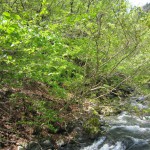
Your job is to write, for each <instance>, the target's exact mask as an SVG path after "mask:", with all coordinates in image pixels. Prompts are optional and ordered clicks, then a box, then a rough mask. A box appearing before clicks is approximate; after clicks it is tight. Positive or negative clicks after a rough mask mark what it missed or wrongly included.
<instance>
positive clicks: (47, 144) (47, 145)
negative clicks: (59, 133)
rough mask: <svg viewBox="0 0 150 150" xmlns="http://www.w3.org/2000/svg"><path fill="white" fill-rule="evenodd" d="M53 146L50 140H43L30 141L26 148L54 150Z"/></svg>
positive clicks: (27, 149)
mask: <svg viewBox="0 0 150 150" xmlns="http://www.w3.org/2000/svg"><path fill="white" fill-rule="evenodd" d="M53 148H54V147H53V144H52V143H51V141H50V140H43V141H39V142H31V143H29V145H28V146H27V148H26V150H41V149H42V150H52V149H53Z"/></svg>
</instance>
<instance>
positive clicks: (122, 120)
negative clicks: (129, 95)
mask: <svg viewBox="0 0 150 150" xmlns="http://www.w3.org/2000/svg"><path fill="white" fill-rule="evenodd" d="M131 105H134V106H137V107H138V108H139V109H141V110H142V109H143V108H145V107H147V106H146V105H142V104H141V103H140V102H137V101H131ZM105 121H106V122H107V123H108V124H109V125H110V129H109V131H108V133H107V134H106V135H105V136H103V137H100V138H99V140H97V141H95V142H94V143H93V144H92V145H90V146H87V147H84V148H81V149H80V150H150V116H144V117H142V118H139V117H137V116H134V115H130V114H129V113H127V112H123V113H121V114H120V115H118V116H111V117H108V118H106V120H105Z"/></svg>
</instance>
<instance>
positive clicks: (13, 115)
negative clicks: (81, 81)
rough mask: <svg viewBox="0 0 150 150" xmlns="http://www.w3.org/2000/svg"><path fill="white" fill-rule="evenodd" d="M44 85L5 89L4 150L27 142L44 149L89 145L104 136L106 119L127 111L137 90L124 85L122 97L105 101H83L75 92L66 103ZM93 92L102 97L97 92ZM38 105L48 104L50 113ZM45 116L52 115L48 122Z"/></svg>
mask: <svg viewBox="0 0 150 150" xmlns="http://www.w3.org/2000/svg"><path fill="white" fill-rule="evenodd" d="M39 85H40V84H39ZM41 86H42V87H40V86H38V87H32V88H31V87H30V90H28V89H27V88H11V87H8V86H7V87H3V89H1V91H0V96H1V97H0V98H1V105H0V108H1V110H2V111H1V132H0V134H1V141H0V144H1V145H0V146H1V149H7V148H8V147H9V148H10V149H12V150H13V149H14V150H15V149H16V148H17V147H19V146H20V149H21V147H24V146H25V147H26V146H27V145H26V144H27V143H30V144H28V147H26V148H27V149H35V147H40V146H43V147H46V148H47V147H49V146H50V147H51V149H66V146H67V148H69V147H76V148H77V147H78V146H79V147H81V145H82V146H83V145H84V146H86V145H89V144H90V143H92V142H93V141H94V140H95V139H96V138H97V137H99V135H103V134H104V132H105V130H104V128H103V127H104V126H105V125H106V124H105V122H104V120H103V118H104V117H105V116H110V115H113V114H114V115H116V114H119V113H121V112H122V111H123V110H125V109H127V108H126V107H128V106H127V103H128V100H127V97H128V96H130V95H131V93H132V91H133V89H132V88H131V87H128V86H121V87H125V88H124V89H123V88H118V91H119V92H120V93H119V92H118V93H119V94H120V95H122V97H120V96H118V95H117V91H115V94H114V92H112V93H111V94H107V95H105V96H103V98H99V99H92V98H91V97H89V98H88V97H84V98H82V100H81V99H77V98H76V97H74V95H73V94H72V93H71V94H70V95H69V96H68V97H69V100H68V99H67V100H66V99H59V98H56V97H54V96H50V95H49V93H48V92H47V91H46V88H43V87H44V86H46V85H43V84H42V85H41ZM98 90H99V89H98ZM93 93H95V94H98V92H97V91H96V92H95V91H94V92H93ZM123 93H124V94H123ZM106 99H107V100H106ZM125 99H126V100H125ZM38 103H39V104H44V106H46V107H44V108H48V110H45V109H43V108H41V107H38V105H37V104H38ZM31 105H32V108H31V107H30V106H31ZM47 106H48V107H47ZM49 110H50V111H49ZM43 113H45V114H44V115H46V114H47V115H48V116H47V117H46V118H44V119H43V116H42V115H43ZM50 114H52V116H49V115H50ZM48 117H50V118H48ZM52 118H54V120H52ZM39 121H40V122H39ZM39 123H40V124H39ZM48 125H49V126H48ZM31 141H32V142H31ZM79 143H82V144H81V145H80V144H79ZM32 147H33V148H32ZM50 147H49V148H50Z"/></svg>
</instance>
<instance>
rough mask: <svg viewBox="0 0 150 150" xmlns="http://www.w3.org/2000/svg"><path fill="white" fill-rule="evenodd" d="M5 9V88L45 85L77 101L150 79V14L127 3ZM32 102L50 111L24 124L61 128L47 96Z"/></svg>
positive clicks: (84, 0)
mask: <svg viewBox="0 0 150 150" xmlns="http://www.w3.org/2000/svg"><path fill="white" fill-rule="evenodd" d="M145 7H147V6H145ZM0 8H1V11H0V35H1V36H0V41H1V42H0V74H1V76H0V80H1V84H0V87H3V86H9V87H15V88H23V89H24V90H28V91H32V90H33V91H34V92H35V93H36V92H37V91H38V92H39V93H40V92H41V91H42V92H45V91H43V89H45V87H43V86H42V87H41V88H38V87H40V86H41V85H42V84H43V85H46V89H47V90H46V94H47V95H53V96H55V97H57V98H65V99H69V98H70V97H69V98H68V95H69V94H70V93H73V95H74V97H76V98H77V97H80V96H82V95H83V96H85V95H86V96H87V95H88V96H89V95H90V94H89V93H90V92H91V91H92V90H93V89H94V90H95V89H98V90H100V91H98V97H99V96H101V95H103V94H105V95H106V94H107V96H108V95H109V94H111V93H112V92H114V91H116V89H119V91H120V88H122V89H125V87H126V84H129V82H130V83H131V82H133V83H136V84H137V83H138V84H139V85H140V86H141V85H144V84H147V83H148V82H149V80H150V78H149V70H150V69H149V66H150V64H149V62H150V61H149V60H150V55H149V47H148V43H149V41H150V39H149V37H150V36H149V34H150V30H149V28H150V14H149V12H144V11H143V10H141V9H140V8H131V7H130V6H129V4H128V3H127V2H126V1H124V0H120V1H115V0H113V1H112V0H76V1H74V0H65V1H64V0H58V1H56V0H39V1H36V0H32V1H29V0H26V1H24V0H20V1H15V0H10V1H9V2H8V1H3V2H1V6H0ZM120 72H121V73H120ZM122 74H124V76H123V78H122V77H120V76H121V75H122ZM38 83H40V86H39V84H38ZM41 83H42V84H41ZM123 83H125V84H124V85H122V84H123ZM41 89H42V90H41ZM94 90H93V91H94ZM89 91H90V92H89ZM124 91H125V90H124ZM26 92H27V91H26ZM87 93H88V94H87ZM44 94H45V93H44ZM121 94H122V93H121ZM121 94H118V95H121ZM42 96H43V95H42ZM90 96H92V97H93V98H97V94H95V93H94V94H93V93H92V94H91V95H90ZM70 99H72V97H71V98H70ZM48 106H49V107H50V105H48ZM32 107H35V108H37V110H38V111H39V112H42V115H39V116H38V117H37V118H36V120H34V121H28V122H27V121H26V120H21V121H22V122H24V123H31V124H34V123H35V124H39V125H40V123H41V121H42V122H45V123H46V125H48V126H49V128H50V129H51V130H53V131H55V127H54V126H53V122H57V121H58V120H59V118H58V117H57V115H56V114H57V113H56V112H55V111H53V110H51V109H49V107H48V108H47V107H46V106H45V102H43V101H42V100H41V101H40V100H39V101H38V103H35V101H34V102H33V103H32V104H31V108H32ZM91 121H94V122H95V120H91ZM89 124H90V122H88V125H89ZM96 124H97V122H96ZM90 130H91V129H90ZM94 132H97V129H96V131H94Z"/></svg>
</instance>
